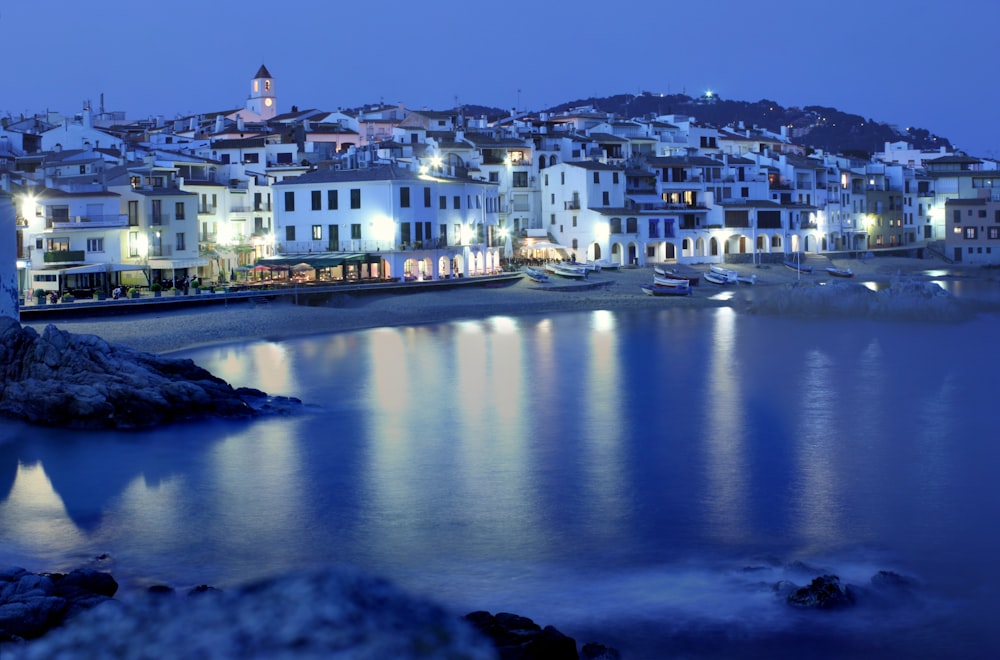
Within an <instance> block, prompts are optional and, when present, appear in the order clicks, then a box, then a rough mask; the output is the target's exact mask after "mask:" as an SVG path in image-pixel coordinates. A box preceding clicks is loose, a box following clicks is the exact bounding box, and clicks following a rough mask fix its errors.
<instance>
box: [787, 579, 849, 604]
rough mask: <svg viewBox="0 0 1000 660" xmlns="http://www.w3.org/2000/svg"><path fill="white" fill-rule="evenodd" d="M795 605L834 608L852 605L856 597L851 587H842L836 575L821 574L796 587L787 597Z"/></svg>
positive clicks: (789, 602)
mask: <svg viewBox="0 0 1000 660" xmlns="http://www.w3.org/2000/svg"><path fill="white" fill-rule="evenodd" d="M786 601H787V602H788V604H789V605H792V606H793V607H798V608H803V609H814V610H833V609H842V608H845V607H851V606H852V605H854V601H855V597H854V594H853V593H852V590H851V588H850V587H842V586H841V584H840V578H839V577H837V576H836V575H821V576H819V577H817V578H814V579H813V581H812V582H811V583H809V585H807V586H805V587H800V588H798V589H795V590H794V591H792V592H791V593H789V594H788V596H787V597H786Z"/></svg>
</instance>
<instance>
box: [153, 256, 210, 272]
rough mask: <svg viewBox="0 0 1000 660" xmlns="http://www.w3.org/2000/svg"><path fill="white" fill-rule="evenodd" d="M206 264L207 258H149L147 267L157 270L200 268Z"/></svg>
mask: <svg viewBox="0 0 1000 660" xmlns="http://www.w3.org/2000/svg"><path fill="white" fill-rule="evenodd" d="M207 265H208V259H198V258H189V259H150V260H149V267H150V268H156V269H158V270H170V269H177V268H201V267H202V266H207Z"/></svg>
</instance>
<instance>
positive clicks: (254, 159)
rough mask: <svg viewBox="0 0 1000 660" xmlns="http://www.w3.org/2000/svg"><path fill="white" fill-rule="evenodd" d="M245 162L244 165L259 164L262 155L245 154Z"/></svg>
mask: <svg viewBox="0 0 1000 660" xmlns="http://www.w3.org/2000/svg"><path fill="white" fill-rule="evenodd" d="M243 162H244V163H259V162H260V154H258V153H249V154H243Z"/></svg>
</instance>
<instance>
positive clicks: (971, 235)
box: [964, 227, 977, 240]
mask: <svg viewBox="0 0 1000 660" xmlns="http://www.w3.org/2000/svg"><path fill="white" fill-rule="evenodd" d="M964 236H965V238H966V239H969V240H975V239H976V238H977V236H976V227H966V228H965V233H964Z"/></svg>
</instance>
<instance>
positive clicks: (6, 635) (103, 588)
mask: <svg viewBox="0 0 1000 660" xmlns="http://www.w3.org/2000/svg"><path fill="white" fill-rule="evenodd" d="M116 591H118V583H117V582H115V580H114V578H112V577H111V576H110V575H108V574H107V573H101V572H99V571H95V570H92V569H78V570H75V571H73V572H71V573H67V574H62V573H29V572H28V571H26V570H25V569H23V568H16V567H14V568H7V569H5V570H2V571H0V642H8V641H11V640H25V639H34V638H36V637H40V636H41V635H43V634H45V633H46V632H48V631H49V630H50V629H51V628H55V627H57V626H60V625H62V624H63V622H65V621H66V620H68V619H71V618H73V617H74V616H75V615H77V614H79V613H81V612H83V611H85V610H89V609H90V608H92V607H94V606H95V605H99V604H101V603H103V602H105V601H107V600H109V599H110V598H111V597H112V596H114V595H115V592H116Z"/></svg>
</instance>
